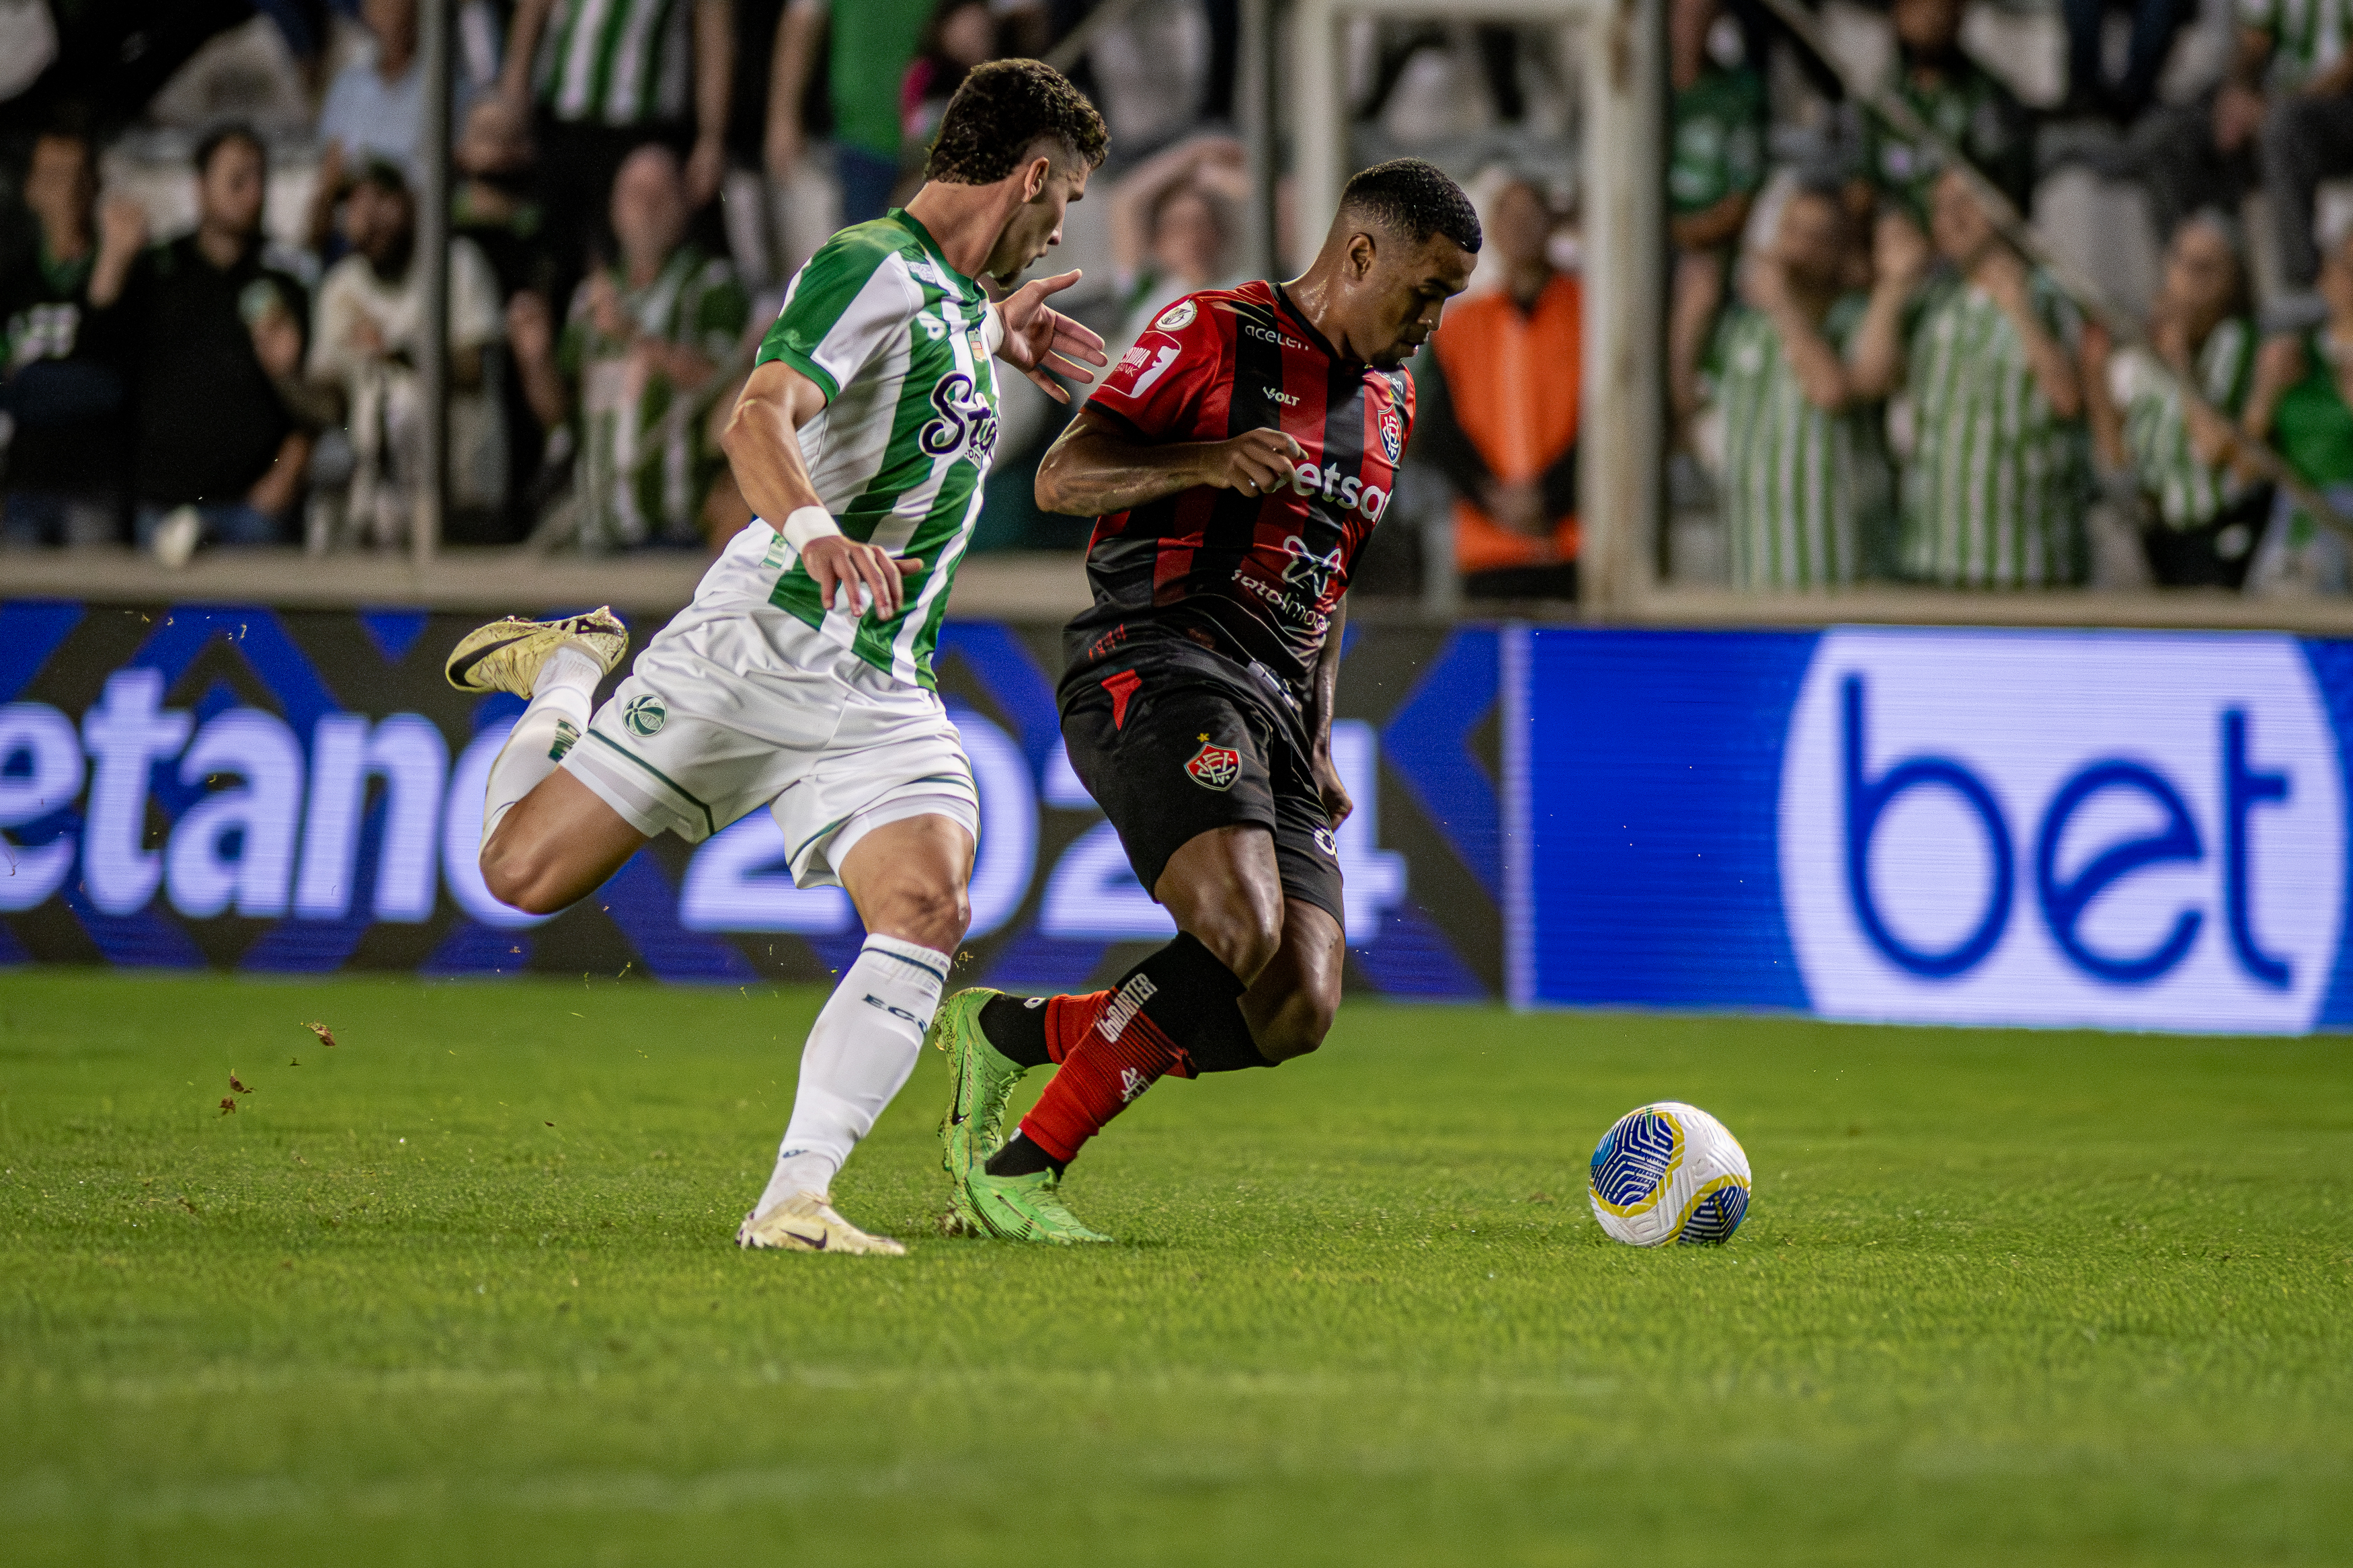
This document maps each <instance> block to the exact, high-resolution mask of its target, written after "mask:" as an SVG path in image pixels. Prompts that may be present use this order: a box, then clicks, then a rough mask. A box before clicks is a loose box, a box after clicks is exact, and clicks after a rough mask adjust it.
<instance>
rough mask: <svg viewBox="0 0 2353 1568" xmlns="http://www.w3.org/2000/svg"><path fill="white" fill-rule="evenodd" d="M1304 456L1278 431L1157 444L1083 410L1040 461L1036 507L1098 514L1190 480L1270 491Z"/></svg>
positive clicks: (1184, 486) (1288, 478)
mask: <svg viewBox="0 0 2353 1568" xmlns="http://www.w3.org/2000/svg"><path fill="white" fill-rule="evenodd" d="M1306 457H1307V449H1306V448H1305V447H1302V446H1301V445H1300V444H1299V442H1298V441H1297V440H1296V439H1295V438H1293V437H1290V436H1286V435H1284V434H1283V433H1282V431H1280V430H1245V431H1243V432H1242V433H1241V434H1240V435H1239V436H1236V437H1232V438H1231V439H1230V440H1225V441H1173V442H1169V443H1166V444H1165V445H1155V444H1153V443H1151V442H1148V441H1139V440H1137V439H1136V438H1135V437H1134V436H1132V435H1129V434H1128V433H1127V432H1126V431H1124V430H1123V429H1121V428H1120V427H1119V426H1117V425H1115V424H1113V422H1112V421H1111V420H1109V419H1106V418H1103V417H1102V416H1098V415H1097V414H1096V413H1095V411H1094V410H1093V409H1092V408H1086V409H1082V410H1081V411H1080V413H1079V416H1078V417H1077V418H1076V419H1074V420H1072V421H1071V426H1070V428H1069V429H1067V430H1064V431H1063V432H1062V434H1061V436H1060V437H1059V438H1057V439H1056V441H1055V442H1054V445H1053V447H1051V448H1050V450H1049V451H1048V452H1047V453H1046V460H1045V461H1044V462H1043V463H1040V464H1039V466H1038V505H1039V509H1040V510H1045V511H1054V512H1060V513H1062V514H1063V515H1064V516H1066V517H1101V516H1103V514H1104V513H1106V512H1113V511H1126V510H1129V509H1130V508H1132V507H1139V506H1142V505H1144V504H1145V503H1146V502H1147V501H1155V500H1159V499H1160V498H1161V497H1163V496H1172V495H1175V494H1176V492H1177V491H1178V490H1188V489H1192V488H1193V487H1194V486H1196V485H1207V486H1208V487H1209V488H1210V489H1219V490H1238V491H1240V493H1241V494H1243V495H1246V496H1269V495H1272V494H1273V493H1274V492H1275V491H1276V490H1278V489H1282V488H1283V487H1284V486H1286V485H1288V484H1290V483H1291V482H1292V472H1293V464H1296V463H1300V462H1303V461H1305V460H1306Z"/></svg>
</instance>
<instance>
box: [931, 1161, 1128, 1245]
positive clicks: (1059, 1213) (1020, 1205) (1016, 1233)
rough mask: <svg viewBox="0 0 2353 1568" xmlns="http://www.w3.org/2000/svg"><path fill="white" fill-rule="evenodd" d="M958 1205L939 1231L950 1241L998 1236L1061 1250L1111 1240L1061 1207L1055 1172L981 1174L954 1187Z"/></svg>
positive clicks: (1058, 1184)
mask: <svg viewBox="0 0 2353 1568" xmlns="http://www.w3.org/2000/svg"><path fill="white" fill-rule="evenodd" d="M940 1228H941V1229H942V1230H944V1231H945V1232H947V1233H948V1234H949V1235H951V1236H959V1235H960V1236H993V1237H997V1238H998V1239H999V1240H1002V1241H1043V1242H1050V1243H1051V1244H1052V1245H1054V1246H1057V1247H1073V1246H1076V1245H1078V1244H1079V1243H1082V1242H1090V1241H1109V1240H1110V1239H1111V1237H1107V1236H1105V1235H1104V1234H1103V1232H1101V1231H1099V1230H1090V1229H1088V1228H1087V1227H1086V1226H1084V1225H1083V1224H1082V1223H1080V1220H1079V1216H1078V1215H1074V1214H1072V1213H1071V1211H1070V1210H1069V1209H1067V1208H1064V1207H1063V1206H1062V1197H1061V1182H1060V1179H1059V1178H1058V1177H1056V1176H1055V1174H1054V1173H1053V1172H1051V1171H1037V1172H1033V1173H1030V1174H1029V1175H1027V1176H992V1175H990V1174H989V1173H987V1171H983V1170H977V1169H976V1170H975V1171H973V1173H971V1174H969V1175H967V1176H965V1178H964V1179H963V1180H962V1181H960V1182H958V1183H957V1184H955V1207H954V1208H953V1209H951V1210H950V1211H949V1212H948V1214H947V1215H946V1216H945V1217H944V1219H943V1220H942V1221H941V1225H940Z"/></svg>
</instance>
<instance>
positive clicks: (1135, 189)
mask: <svg viewBox="0 0 2353 1568" xmlns="http://www.w3.org/2000/svg"><path fill="white" fill-rule="evenodd" d="M1244 158H1245V154H1244V153H1243V151H1242V144H1241V143H1240V142H1237V141H1235V140H1234V139H1233V138H1232V137H1230V136H1198V137H1195V138H1194V139H1193V140H1191V141H1189V142H1178V143H1177V144H1176V146H1174V147H1171V148H1169V149H1167V150H1166V152H1162V153H1155V154H1154V155H1153V156H1152V157H1150V158H1147V159H1145V161H1144V162H1143V163H1140V164H1138V165H1136V167H1135V168H1134V169H1132V170H1130V171H1129V172H1128V173H1127V174H1124V175H1122V176H1121V177H1120V180H1119V182H1118V184H1114V185H1113V187H1112V191H1111V254H1112V269H1113V287H1114V288H1115V289H1117V290H1118V293H1119V300H1120V327H1119V337H1120V339H1121V340H1122V342H1119V343H1116V344H1113V347H1115V348H1118V349H1120V350H1121V351H1122V352H1124V348H1125V344H1126V343H1132V342H1134V341H1135V339H1136V338H1137V336H1139V335H1140V334H1141V333H1142V332H1143V331H1144V328H1145V323H1146V322H1148V321H1151V320H1152V318H1153V317H1155V316H1156V315H1158V314H1159V313H1160V312H1161V311H1163V310H1166V309H1167V308H1168V307H1169V306H1170V305H1172V304H1175V303H1176V301H1177V300H1181V299H1183V298H1184V297H1185V296H1186V295H1187V294H1198V293H1199V292H1200V291H1201V290H1202V289H1221V288H1225V287H1227V286H1229V284H1232V283H1238V282H1240V281H1241V279H1240V276H1239V275H1238V274H1236V272H1235V271H1234V269H1233V264H1232V252H1233V241H1234V234H1233V228H1234V217H1233V215H1234V212H1235V210H1236V208H1237V207H1238V206H1239V205H1240V203H1242V202H1244V201H1247V200H1248V199H1249V198H1250V177H1249V175H1248V174H1246V173H1245V172H1244V169H1243V163H1244ZM1116 357H1117V355H1113V358H1114V359H1115V358H1116Z"/></svg>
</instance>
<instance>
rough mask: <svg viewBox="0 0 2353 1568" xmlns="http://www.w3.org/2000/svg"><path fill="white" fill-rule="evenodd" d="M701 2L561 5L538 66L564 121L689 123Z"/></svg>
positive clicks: (610, 0) (543, 37)
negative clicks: (695, 15) (695, 23)
mask: <svg viewBox="0 0 2353 1568" xmlns="http://www.w3.org/2000/svg"><path fill="white" fill-rule="evenodd" d="M694 5H695V0H555V3H554V6H553V8H552V9H551V10H550V11H549V13H548V17H547V25H546V27H545V29H544V30H543V32H542V33H541V34H540V37H539V54H538V56H537V58H534V59H533V62H532V65H533V79H534V81H535V82H536V84H537V96H538V99H539V101H540V102H541V103H542V104H543V105H545V106H546V108H547V110H548V111H549V112H550V113H552V114H554V116H555V118H556V119H558V120H564V121H589V122H592V123H596V124H600V125H650V124H659V123H662V122H664V121H671V122H675V121H682V120H684V119H685V118H686V111H687V106H688V93H689V91H690V89H691V86H692V80H693V68H694V60H693V47H694V46H693V36H692V31H691V27H692V22H693V17H692V15H691V14H692V12H693V10H694Z"/></svg>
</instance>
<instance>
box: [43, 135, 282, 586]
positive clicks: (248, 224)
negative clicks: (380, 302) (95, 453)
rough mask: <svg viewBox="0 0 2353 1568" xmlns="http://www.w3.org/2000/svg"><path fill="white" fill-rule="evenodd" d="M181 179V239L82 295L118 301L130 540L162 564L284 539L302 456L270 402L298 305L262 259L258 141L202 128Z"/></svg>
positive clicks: (102, 303)
mask: <svg viewBox="0 0 2353 1568" xmlns="http://www.w3.org/2000/svg"><path fill="white" fill-rule="evenodd" d="M195 173H196V227H195V232H194V233H191V234H185V235H182V236H181V237H179V238H177V239H174V240H169V241H166V242H165V243H164V244H162V245H159V246H156V247H153V249H151V250H149V251H147V252H146V253H145V254H144V255H142V257H141V258H139V260H138V263H137V265H135V266H133V267H132V268H128V269H127V270H128V274H129V276H128V277H127V279H123V280H122V281H121V282H117V281H116V280H115V279H111V278H108V277H105V276H103V275H101V276H99V277H95V278H93V279H91V283H90V303H91V304H92V305H94V306H98V307H100V308H105V307H110V306H117V305H118V302H119V309H120V310H121V316H120V324H119V328H118V330H119V331H121V333H122V334H123V336H122V342H124V343H125V345H126V353H127V354H128V355H129V358H130V361H131V363H132V366H133V376H132V383H133V389H134V395H135V407H136V415H135V417H134V419H133V430H134V437H133V440H134V446H133V457H132V493H133V495H134V497H135V499H136V500H137V502H138V510H137V514H136V521H137V534H138V540H139V543H140V545H141V546H142V548H153V550H154V551H155V552H156V553H157V554H158V555H159V556H160V557H162V558H163V559H164V560H165V561H166V562H170V563H183V562H185V561H186V559H187V557H188V555H189V553H190V552H193V551H194V550H195V547H196V545H197V544H198V543H200V542H206V541H213V542H220V543H226V544H275V543H278V542H281V541H283V540H285V539H286V538H287V537H288V533H289V529H288V521H289V519H290V516H291V514H292V512H293V510H294V505H295V502H296V500H298V499H299V498H300V494H301V484H302V474H303V468H304V465H305V464H306V463H307V462H308V460H309V458H310V451H311V438H310V437H309V436H308V435H307V434H305V433H304V432H303V431H302V430H301V428H299V427H298V426H297V424H296V421H295V419H294V416H293V415H292V413H291V412H290V407H289V401H288V398H287V397H286V396H284V395H281V394H280V384H281V383H282V384H289V385H291V384H294V383H295V382H296V381H298V380H299V377H300V375H301V363H302V351H303V331H304V328H305V324H306V323H307V322H308V321H309V319H310V301H309V299H308V297H307V296H306V295H305V293H304V291H303V289H302V286H301V284H300V283H298V282H296V281H295V280H294V279H292V278H290V277H288V276H287V275H286V274H285V273H283V272H280V271H278V270H276V269H275V268H270V267H268V266H267V265H265V264H264V262H263V260H262V239H261V199H262V192H263V187H264V184H266V181H267V177H268V174H269V165H268V162H267V155H266V153H264V151H263V149H262V145H261V141H260V138H259V137H258V136H256V135H255V134H254V133H253V132H252V131H250V130H249V129H247V128H245V127H242V126H225V127H223V128H222V129H220V130H217V131H215V132H212V134H210V135H208V136H206V138H205V139H204V140H203V141H202V142H198V143H197V144H196V153H195ZM125 221H126V224H127V222H128V220H127V219H126V220H125ZM111 226H112V219H111V217H110V227H111Z"/></svg>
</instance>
